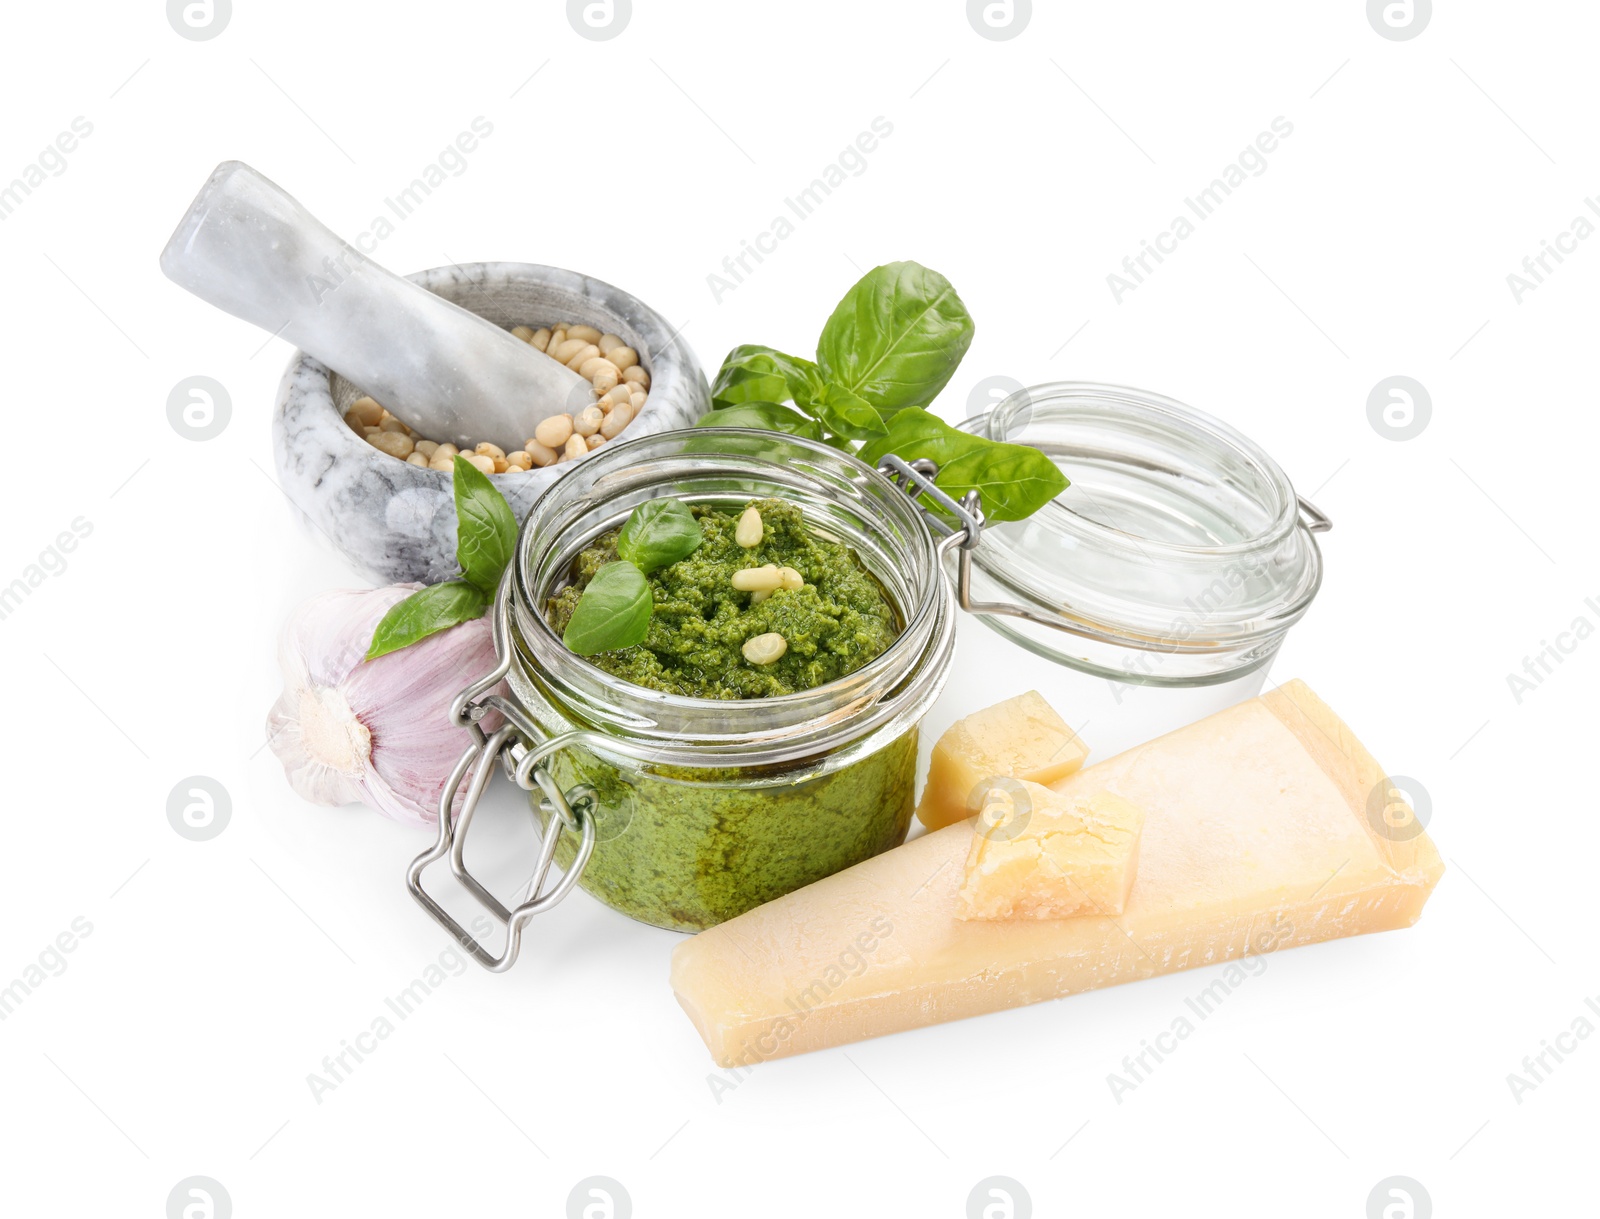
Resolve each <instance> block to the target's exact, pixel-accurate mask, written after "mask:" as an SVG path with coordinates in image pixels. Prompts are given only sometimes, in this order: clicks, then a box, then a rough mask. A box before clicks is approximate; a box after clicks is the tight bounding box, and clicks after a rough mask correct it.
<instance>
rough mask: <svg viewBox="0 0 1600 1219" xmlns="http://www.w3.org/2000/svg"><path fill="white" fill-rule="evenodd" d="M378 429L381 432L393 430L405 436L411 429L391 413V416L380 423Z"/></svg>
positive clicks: (396, 433)
mask: <svg viewBox="0 0 1600 1219" xmlns="http://www.w3.org/2000/svg"><path fill="white" fill-rule="evenodd" d="M378 430H379V431H380V432H393V433H395V435H397V436H404V435H406V434H407V432H408V431H409V430H410V429H408V428H407V427H406V425H405V424H403V423H401V422H400V421H399V420H398V419H396V418H395V417H394V416H393V415H390V416H389V418H387V419H385V420H384V421H383V422H382V423H380V424H379V425H378Z"/></svg>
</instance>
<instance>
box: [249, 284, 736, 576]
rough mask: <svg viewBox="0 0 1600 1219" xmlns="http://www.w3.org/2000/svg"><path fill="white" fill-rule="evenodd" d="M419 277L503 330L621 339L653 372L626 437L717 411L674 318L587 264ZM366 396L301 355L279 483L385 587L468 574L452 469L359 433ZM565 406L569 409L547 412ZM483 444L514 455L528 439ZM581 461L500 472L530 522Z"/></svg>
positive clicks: (281, 409) (285, 397)
mask: <svg viewBox="0 0 1600 1219" xmlns="http://www.w3.org/2000/svg"><path fill="white" fill-rule="evenodd" d="M407 278H408V279H410V280H411V281H412V282H413V283H417V284H420V285H422V286H423V287H424V288H427V289H428V290H429V291H430V292H436V293H438V294H439V295H440V296H442V297H444V298H445V299H446V300H449V301H453V302H454V303H456V304H458V305H460V306H461V307H462V308H464V309H469V310H471V311H472V312H473V313H476V314H479V315H480V316H482V317H485V318H487V319H488V320H489V321H491V322H494V323H495V324H496V325H498V326H506V327H509V326H515V325H522V324H525V325H529V326H534V327H538V326H540V325H548V324H549V323H551V322H586V323H588V324H589V325H591V326H594V327H595V328H597V329H599V330H601V331H603V332H606V333H609V334H615V335H619V336H620V337H621V338H622V340H623V341H624V342H625V343H627V344H628V345H629V346H631V347H632V348H633V349H634V350H635V351H637V352H638V353H639V363H640V364H642V365H643V366H644V368H645V370H646V371H647V372H649V374H650V391H649V397H648V398H647V399H646V401H645V407H644V411H643V413H642V414H641V415H640V416H639V417H638V418H637V419H635V420H633V421H632V422H631V423H629V424H628V426H627V427H626V428H625V429H624V430H623V432H622V434H621V436H620V437H619V439H632V438H634V437H638V436H648V435H652V434H654V433H657V432H666V431H671V430H673V429H676V428H685V427H689V426H691V425H692V424H693V423H694V421H695V420H696V419H698V418H699V417H700V416H701V415H702V414H704V413H705V412H706V411H708V410H710V409H711V399H710V391H709V389H708V388H707V386H706V379H705V374H704V372H702V371H701V368H700V364H699V362H698V361H697V360H696V359H695V357H694V353H693V352H692V351H690V350H689V348H688V346H687V345H686V344H685V343H684V341H683V340H682V338H680V337H679V336H678V334H677V332H676V331H675V330H674V328H673V327H672V326H671V325H669V324H668V322H667V320H666V319H665V318H664V317H662V316H661V315H660V314H659V313H657V312H655V310H653V309H651V308H650V307H649V306H647V305H645V304H644V303H643V302H642V301H640V300H638V299H637V298H636V297H633V296H630V295H629V294H628V293H626V292H624V291H622V290H621V289H620V288H615V287H612V286H611V285H610V284H607V283H603V282H601V281H600V280H597V279H591V278H590V277H589V276H587V275H580V274H578V273H577V272H575V271H565V270H562V269H561V268H559V267H545V266H539V265H537V264H534V263H518V262H489V263H464V264H461V265H459V266H451V267H436V268H434V269H433V270H429V271H419V272H418V273H416V274H415V275H410V276H407ZM360 396H361V389H360V387H358V386H355V385H352V384H350V383H349V382H348V381H346V380H345V379H344V378H343V377H341V376H339V375H338V374H337V373H333V372H330V371H329V369H328V368H327V366H326V365H324V364H321V363H319V362H318V361H316V360H314V359H312V358H311V357H310V356H308V355H306V354H305V353H304V352H298V351H297V352H296V353H295V355H294V358H293V359H291V360H290V361H289V366H288V368H287V369H286V370H285V371H284V374H283V380H282V382H281V383H280V385H279V387H278V401H277V409H276V411H275V412H274V413H273V419H272V447H273V452H274V454H275V457H276V464H277V470H278V480H279V485H280V486H281V487H282V488H283V490H284V493H285V494H286V495H288V497H289V499H290V500H291V501H292V502H293V503H294V505H295V506H296V507H297V508H298V509H299V510H300V513H301V514H302V516H303V517H304V518H305V519H306V520H307V521H308V522H309V523H310V524H311V525H312V526H314V527H315V530H316V531H317V532H318V533H319V534H321V535H322V537H323V538H324V539H325V540H326V541H327V542H328V543H329V544H331V545H332V546H333V547H334V548H335V549H336V550H338V551H339V552H340V553H341V554H342V555H344V557H345V558H346V559H348V560H349V561H350V563H351V564H352V565H353V566H354V567H355V568H356V569H357V570H358V571H359V572H361V574H362V575H364V576H367V577H369V578H371V579H372V580H375V581H377V582H379V583H383V584H393V583H399V582H402V581H408V580H415V581H420V582H422V583H425V584H433V583H437V582H438V581H440V580H448V579H450V578H451V577H452V576H455V575H456V574H458V572H459V570H460V569H459V567H458V566H457V564H456V516H455V501H454V498H453V496H452V494H451V476H450V475H449V474H447V473H444V472H441V471H438V470H429V469H426V468H423V467H418V466H413V465H408V464H407V463H406V462H404V461H401V460H399V459H398V458H395V457H390V456H389V455H388V454H386V453H382V452H379V451H378V450H377V449H375V448H373V447H372V445H370V444H368V443H367V441H366V440H364V439H363V438H362V437H360V436H358V435H356V433H355V432H353V431H352V430H351V429H350V427H349V425H348V424H346V423H345V421H344V412H345V411H346V410H347V409H349V406H350V404H351V403H352V402H354V401H355V400H356V399H357V398H358V397H360ZM565 409H567V406H566V405H565V404H563V405H561V406H559V407H554V408H551V409H547V410H544V411H542V412H540V416H541V417H542V416H543V415H546V414H556V413H559V412H560V411H561V410H565ZM536 421H537V420H535V422H536ZM532 434H533V425H532V424H531V423H530V425H529V427H528V435H530V436H531V435H532ZM480 439H484V440H493V441H494V442H495V443H497V444H502V445H503V446H504V447H505V448H506V449H507V450H508V451H509V450H511V449H512V448H515V447H517V446H518V445H520V444H521V442H522V440H523V439H525V438H524V437H520V436H519V437H498V436H495V437H489V436H485V437H481V438H480ZM580 460H582V459H580ZM572 464H576V463H568V464H567V465H561V466H548V467H546V468H544V469H534V470H530V471H528V472H526V473H524V472H521V471H509V472H507V473H505V474H495V475H492V476H491V478H492V481H493V482H494V484H495V485H496V486H497V487H498V488H499V489H500V491H501V492H502V494H504V495H505V497H506V500H507V502H509V503H510V505H511V509H512V511H513V512H514V513H516V517H517V520H518V522H519V523H520V522H521V521H522V520H523V519H524V518H525V517H526V516H527V515H528V509H529V508H530V507H531V506H532V505H533V501H534V500H535V499H537V498H538V496H539V495H540V493H541V492H543V491H544V489H545V488H546V487H549V486H550V485H551V484H552V483H553V482H555V480H556V479H558V478H560V477H561V476H562V475H563V474H564V473H565V472H566V471H567V470H568V469H569V468H570V466H571V465H572Z"/></svg>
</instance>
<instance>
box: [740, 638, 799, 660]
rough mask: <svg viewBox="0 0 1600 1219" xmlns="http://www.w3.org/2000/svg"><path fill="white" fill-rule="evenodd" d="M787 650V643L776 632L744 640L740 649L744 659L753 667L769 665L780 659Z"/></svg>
mask: <svg viewBox="0 0 1600 1219" xmlns="http://www.w3.org/2000/svg"><path fill="white" fill-rule="evenodd" d="M788 650H789V641H788V640H787V639H785V638H784V637H783V636H782V635H780V634H778V632H776V631H768V632H767V633H766V634H765V635H757V636H756V637H755V638H754V639H746V640H745V641H744V647H743V648H741V649H740V651H742V652H743V653H744V658H745V659H746V660H748V661H749V662H750V663H751V664H753V665H770V664H771V663H772V662H773V661H775V660H778V659H781V658H782V656H783V654H784V653H785V652H787V651H788Z"/></svg>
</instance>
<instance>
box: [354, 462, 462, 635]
mask: <svg viewBox="0 0 1600 1219" xmlns="http://www.w3.org/2000/svg"><path fill="white" fill-rule="evenodd" d="M473 473H475V474H476V473H477V471H476V470H474V471H473ZM480 477H481V476H480ZM488 608H489V595H488V594H487V593H485V592H484V591H483V590H482V589H481V588H477V587H475V586H473V585H471V584H468V583H467V582H466V581H465V580H446V581H445V582H444V583H443V584H431V585H429V586H428V587H427V588H419V589H418V590H417V591H416V592H414V593H412V594H411V595H410V596H409V597H407V598H406V599H405V600H404V601H397V602H395V604H393V605H392V606H390V607H389V612H388V613H387V614H385V615H384V616H383V620H382V621H381V622H379V623H378V625H377V628H376V629H375V630H374V631H373V632H372V644H371V646H369V647H368V648H367V656H366V658H367V659H368V660H373V659H375V658H376V657H379V656H384V655H386V654H388V653H389V652H396V651H399V650H400V649H401V648H406V647H410V646H411V645H412V644H414V643H416V642H417V640H419V639H426V638H427V637H428V636H429V635H432V634H435V633H436V632H438V631H443V630H448V629H449V628H450V627H453V626H459V625H460V624H461V623H463V622H471V621H472V620H473V619H474V618H482V617H483V615H484V611H485V610H487V609H488Z"/></svg>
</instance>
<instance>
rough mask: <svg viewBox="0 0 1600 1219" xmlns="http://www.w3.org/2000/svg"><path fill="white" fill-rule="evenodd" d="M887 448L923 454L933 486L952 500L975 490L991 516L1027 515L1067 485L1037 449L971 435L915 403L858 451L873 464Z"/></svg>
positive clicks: (908, 457) (904, 454)
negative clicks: (934, 470) (932, 472)
mask: <svg viewBox="0 0 1600 1219" xmlns="http://www.w3.org/2000/svg"><path fill="white" fill-rule="evenodd" d="M886 453H893V454H894V455H895V456H896V457H899V458H902V459H903V460H905V461H918V460H920V459H922V458H927V459H928V460H929V461H931V462H933V463H934V464H935V465H937V466H938V467H939V473H938V475H937V476H936V477H935V478H934V480H933V481H934V485H935V486H937V487H938V488H939V489H940V490H941V491H943V492H944V493H945V494H946V495H948V496H950V497H951V498H952V499H957V500H959V499H960V498H961V497H962V496H963V495H965V494H966V493H967V492H968V491H976V492H978V495H979V498H980V500H981V502H982V505H983V513H984V516H985V517H986V518H987V519H988V520H991V521H1020V520H1022V519H1024V518H1025V517H1029V516H1032V515H1033V514H1034V513H1035V512H1037V511H1038V510H1039V509H1040V508H1042V507H1044V506H1045V505H1046V504H1048V503H1049V502H1050V501H1051V500H1053V499H1054V498H1055V497H1056V496H1058V495H1060V494H1061V493H1062V492H1063V491H1065V490H1066V489H1067V486H1068V482H1067V478H1066V475H1064V474H1062V473H1061V470H1060V469H1059V468H1058V467H1057V466H1056V463H1055V462H1053V461H1051V460H1050V459H1049V458H1048V457H1046V456H1045V455H1044V454H1043V453H1041V452H1040V451H1039V450H1038V449H1033V448H1029V447H1028V446H1027V445H1021V444H1005V443H1003V442H1001V441H998V440H987V439H985V438H984V437H982V436H974V435H972V434H971V433H969V432H963V431H961V430H960V429H958V428H953V427H951V426H950V425H949V424H948V423H946V422H945V421H944V420H943V419H940V418H939V417H938V416H937V415H932V414H929V413H928V412H927V411H925V410H922V409H920V408H917V407H911V408H908V409H906V410H903V411H900V412H898V413H897V414H896V415H895V416H894V417H893V418H892V419H890V420H889V433H888V435H886V436H883V437H881V438H880V439H878V440H875V441H873V442H872V443H870V444H868V445H867V446H866V447H865V448H864V449H862V450H861V452H860V454H858V456H859V457H860V458H861V460H862V461H864V462H866V463H867V464H868V465H870V466H876V465H877V464H878V462H879V461H881V460H882V459H883V456H884V454H886Z"/></svg>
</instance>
